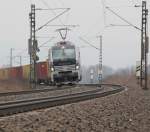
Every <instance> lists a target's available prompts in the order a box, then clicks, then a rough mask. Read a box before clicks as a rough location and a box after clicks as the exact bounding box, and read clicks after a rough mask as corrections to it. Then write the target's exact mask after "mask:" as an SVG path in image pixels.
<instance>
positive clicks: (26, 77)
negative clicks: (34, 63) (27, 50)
mask: <svg viewBox="0 0 150 132" xmlns="http://www.w3.org/2000/svg"><path fill="white" fill-rule="evenodd" d="M22 68H23V79H24V80H29V77H30V65H25V66H23V67H22Z"/></svg>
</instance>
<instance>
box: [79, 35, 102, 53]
mask: <svg viewBox="0 0 150 132" xmlns="http://www.w3.org/2000/svg"><path fill="white" fill-rule="evenodd" d="M79 39H80V40H82V41H83V42H84V43H86V44H88V45H89V46H91V47H92V48H94V49H96V50H98V51H99V50H100V49H99V48H97V47H96V46H94V45H93V44H91V43H90V42H88V41H87V40H86V39H84V38H83V37H81V36H79Z"/></svg>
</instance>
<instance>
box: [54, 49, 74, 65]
mask: <svg viewBox="0 0 150 132" xmlns="http://www.w3.org/2000/svg"><path fill="white" fill-rule="evenodd" d="M52 57H53V63H54V65H71V64H75V62H76V54H75V49H74V48H57V49H53V50H52Z"/></svg>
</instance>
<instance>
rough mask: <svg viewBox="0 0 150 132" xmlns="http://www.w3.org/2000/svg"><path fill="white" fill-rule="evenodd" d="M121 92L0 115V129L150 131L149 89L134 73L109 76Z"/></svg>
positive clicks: (32, 131) (18, 131)
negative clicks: (77, 101) (142, 85)
mask: <svg viewBox="0 0 150 132" xmlns="http://www.w3.org/2000/svg"><path fill="white" fill-rule="evenodd" d="M107 82H109V83H119V84H122V85H125V86H126V87H127V88H128V89H127V90H126V91H124V92H121V93H118V94H115V95H111V96H107V97H103V98H97V99H93V100H89V101H84V102H80V103H74V104H69V105H64V106H58V107H53V108H48V109H43V110H37V111H33V112H27V113H22V114H17V115H13V116H9V117H3V118H0V132H150V89H149V90H143V89H141V88H140V87H139V86H138V85H137V84H136V80H135V78H134V77H132V76H130V77H127V76H126V77H124V76H117V75H116V76H112V77H110V78H109V79H108V80H107Z"/></svg>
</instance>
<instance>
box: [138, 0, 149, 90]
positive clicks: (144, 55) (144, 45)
mask: <svg viewBox="0 0 150 132" xmlns="http://www.w3.org/2000/svg"><path fill="white" fill-rule="evenodd" d="M148 48H149V38H148V9H147V3H146V1H142V28H141V73H140V85H141V87H143V89H148V87H147V80H148V73H147V72H148V71H147V69H148V61H147V60H148V52H149V51H148ZM143 81H144V85H143Z"/></svg>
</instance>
